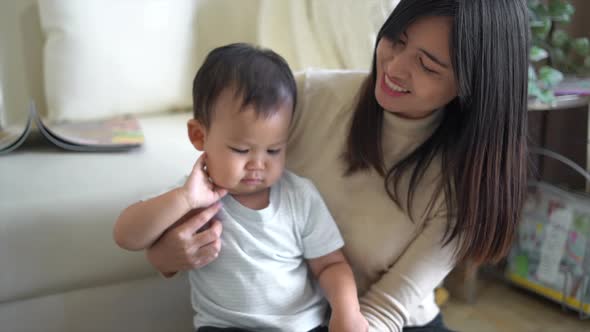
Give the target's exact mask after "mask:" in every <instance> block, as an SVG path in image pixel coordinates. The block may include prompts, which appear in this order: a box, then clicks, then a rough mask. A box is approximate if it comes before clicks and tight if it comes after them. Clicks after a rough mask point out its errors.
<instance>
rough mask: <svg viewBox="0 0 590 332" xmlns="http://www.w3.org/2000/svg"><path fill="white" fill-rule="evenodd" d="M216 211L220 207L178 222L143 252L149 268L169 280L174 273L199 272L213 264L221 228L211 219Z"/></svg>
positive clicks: (219, 246)
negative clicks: (198, 269) (149, 265)
mask: <svg viewBox="0 0 590 332" xmlns="http://www.w3.org/2000/svg"><path fill="white" fill-rule="evenodd" d="M220 208H221V204H220V203H215V204H213V205H211V206H209V207H207V208H205V209H199V210H194V211H192V212H190V213H188V214H187V215H185V216H184V217H183V218H181V219H180V220H179V221H178V222H176V223H175V224H174V225H173V226H172V227H170V228H169V229H168V230H167V231H166V232H165V233H164V234H162V236H161V237H160V238H159V239H158V240H157V241H156V242H155V243H154V244H153V245H152V246H151V247H150V248H148V249H147V250H146V257H147V259H148V261H149V262H150V264H152V265H153V266H154V268H155V269H156V270H158V271H160V272H161V273H162V274H163V275H164V276H166V277H171V276H173V275H174V274H176V272H178V271H186V270H191V269H195V268H200V267H202V266H205V265H207V264H209V263H210V262H212V261H213V260H215V258H217V256H218V255H219V250H220V249H221V239H220V236H221V232H222V226H221V222H220V221H219V220H217V219H212V218H213V217H214V216H215V214H216V213H217V212H218V211H219V209H220ZM208 222H209V223H208ZM207 223H208V224H207ZM204 226H205V227H204Z"/></svg>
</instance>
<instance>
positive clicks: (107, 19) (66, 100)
mask: <svg viewBox="0 0 590 332" xmlns="http://www.w3.org/2000/svg"><path fill="white" fill-rule="evenodd" d="M196 6H197V1H193V0H175V1H161V0H127V1H120V0H84V1H71V0H40V1H39V14H40V18H41V27H42V30H43V33H44V35H45V45H44V61H43V62H44V66H43V67H44V71H45V94H46V99H47V100H46V101H47V113H48V116H49V117H50V118H51V119H53V120H80V119H91V118H103V117H108V116H112V115H116V114H122V113H142V112H154V111H163V110H170V109H178V108H189V107H190V105H191V82H192V78H193V75H194V71H195V70H196V68H197V64H196V60H195V58H194V49H195V47H196V46H195V39H196V38H195V33H194V25H195V16H196V15H195V12H196Z"/></svg>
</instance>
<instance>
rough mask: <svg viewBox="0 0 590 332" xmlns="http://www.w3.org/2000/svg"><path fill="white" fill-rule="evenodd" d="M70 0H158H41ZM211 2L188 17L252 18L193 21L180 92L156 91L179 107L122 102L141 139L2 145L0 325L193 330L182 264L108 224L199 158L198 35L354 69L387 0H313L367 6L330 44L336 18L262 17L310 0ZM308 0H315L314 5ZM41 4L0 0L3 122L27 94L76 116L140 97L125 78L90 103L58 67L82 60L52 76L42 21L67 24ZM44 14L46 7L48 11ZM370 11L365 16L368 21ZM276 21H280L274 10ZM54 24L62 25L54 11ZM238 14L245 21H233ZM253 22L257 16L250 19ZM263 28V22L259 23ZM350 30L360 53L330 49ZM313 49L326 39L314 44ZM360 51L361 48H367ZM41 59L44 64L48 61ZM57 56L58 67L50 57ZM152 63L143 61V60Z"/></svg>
mask: <svg viewBox="0 0 590 332" xmlns="http://www.w3.org/2000/svg"><path fill="white" fill-rule="evenodd" d="M68 1H69V3H70V4H72V5H73V4H76V5H77V6H85V5H89V6H90V5H91V3H94V5H96V4H97V3H100V4H101V5H103V6H106V9H105V10H106V11H108V10H110V9H109V8H108V6H109V5H114V4H115V2H116V1H119V3H125V4H128V5H130V6H138V5H141V4H142V3H143V4H145V3H155V2H161V0H141V1H140V0H84V1H78V0H41V2H43V3H44V4H42V5H44V6H47V7H49V8H51V7H52V6H53V5H55V4H57V5H64V3H65V4H67V3H68ZM97 1H99V2H97ZM175 1H177V2H178V3H180V2H183V3H184V4H185V5H186V3H187V2H186V1H192V0H175ZM214 1H215V2H214ZM214 1H211V0H209V1H205V0H200V1H198V6H197V7H199V6H200V7H199V8H200V9H199V10H201V14H202V11H204V10H207V8H210V9H208V10H210V12H205V15H201V14H200V15H201V18H200V19H199V22H198V24H196V26H198V25H199V24H201V25H202V26H205V27H206V26H208V24H214V23H215V21H216V20H218V18H217V17H215V16H212V15H213V13H215V15H225V16H228V15H229V16H230V17H232V18H234V19H244V16H248V20H250V21H256V22H257V23H256V24H251V22H250V21H248V20H246V19H244V22H242V23H235V22H234V23H231V24H230V25H225V28H226V29H225V30H224V29H223V28H222V29H221V30H219V27H220V26H219V25H218V26H216V29H218V31H216V33H217V34H216V35H215V36H211V35H209V34H207V33H203V32H202V31H198V32H195V34H196V35H198V36H200V39H199V40H200V42H198V41H197V46H200V47H197V48H196V49H197V51H196V56H195V55H194V54H193V55H192V56H193V57H192V58H190V61H189V63H190V64H191V65H192V66H193V68H189V69H187V71H186V75H187V76H186V77H183V78H180V79H178V80H176V81H175V82H174V83H178V82H179V80H181V81H182V80H183V81H182V82H185V83H186V82H188V83H187V85H188V86H187V87H186V91H182V92H181V93H179V94H178V96H172V97H170V96H167V97H166V98H169V99H165V98H164V99H162V100H164V101H163V102H162V104H161V105H165V106H161V107H162V111H165V110H166V109H170V108H179V109H181V110H182V109H184V112H174V113H170V112H165V113H161V112H160V113H153V111H154V109H153V105H160V104H157V102H154V101H152V103H151V104H150V105H142V104H140V105H139V107H137V108H136V109H133V110H129V111H133V112H136V113H138V116H139V117H140V122H141V125H142V127H143V130H144V134H145V138H146V141H145V144H144V146H143V147H142V148H140V149H138V150H135V151H131V152H124V153H106V154H101V153H75V152H65V151H63V150H59V149H58V148H56V147H54V146H53V145H51V144H49V143H47V142H45V141H44V140H43V139H42V138H41V137H39V136H33V137H32V138H31V139H29V140H28V141H27V142H26V144H25V145H24V146H22V147H20V148H19V149H18V150H16V151H14V152H12V153H11V154H10V155H6V156H0V330H1V331H6V332H17V331H18V332H21V331H22V332H25V331H26V332H29V331H48V332H52V331H190V330H192V322H191V319H192V310H191V307H190V303H189V293H188V284H187V280H186V277H185V276H184V275H179V276H177V277H175V278H173V279H171V280H164V279H163V278H161V277H160V276H158V275H157V274H156V273H155V271H153V269H152V268H151V267H150V266H149V265H148V264H147V263H146V260H145V259H144V255H143V253H141V252H138V253H131V252H125V251H123V250H121V249H119V248H118V247H116V245H115V244H114V242H113V240H112V226H113V223H114V221H115V219H116V217H117V216H118V214H119V213H120V211H121V210H122V209H123V208H124V207H125V206H126V205H128V204H129V203H131V202H133V201H136V200H137V199H139V198H140V197H144V196H145V195H147V194H149V193H153V192H155V191H158V190H161V189H162V188H165V187H167V186H169V185H170V184H171V183H175V182H177V180H178V179H179V178H180V177H181V176H183V175H184V174H185V173H186V172H187V170H190V168H191V166H192V164H193V162H194V161H195V159H196V157H197V155H196V152H195V150H194V149H193V148H192V146H190V144H189V143H188V140H187V139H186V130H185V123H186V120H187V119H188V118H189V117H190V116H191V114H190V112H188V110H189V107H190V79H192V76H193V74H194V69H195V68H196V65H197V64H198V63H199V61H200V60H201V58H202V56H203V55H204V54H205V53H206V51H207V49H208V48H210V47H212V46H215V45H219V44H224V43H227V42H230V41H235V40H244V39H246V41H253V42H260V43H261V44H263V45H264V44H266V45H268V46H272V47H273V48H275V49H277V50H278V51H279V52H281V53H283V54H285V56H286V57H287V59H288V60H289V61H290V62H291V63H292V64H293V63H295V65H294V66H293V67H294V68H295V69H300V68H303V67H307V66H309V65H312V66H326V67H350V68H353V67H355V68H358V67H359V64H365V66H368V62H369V61H370V55H371V54H370V49H371V47H372V45H371V43H372V38H374V33H375V29H376V28H377V27H378V26H379V25H380V24H381V22H382V20H383V19H384V17H385V15H386V14H387V11H388V10H390V9H391V8H392V6H393V4H394V3H395V1H385V0H375V1H368V2H365V3H364V4H361V3H362V2H357V1H356V0H351V1H349V5H346V4H344V3H342V2H341V1H340V0H336V1H332V2H323V3H320V2H314V5H315V6H326V7H328V6H329V5H330V6H342V8H341V9H342V10H341V11H340V12H338V13H337V14H338V15H337V16H334V17H335V18H334V20H335V21H334V22H333V23H334V24H337V23H338V22H337V21H336V20H344V19H345V18H346V16H345V15H344V14H346V13H348V14H349V15H354V16H355V17H358V15H359V13H360V10H359V8H360V7H363V8H364V10H365V13H366V15H367V20H366V24H365V25H364V26H362V24H361V23H358V22H359V19H358V18H356V19H355V21H354V22H355V24H356V26H351V27H349V29H350V31H352V32H354V34H353V35H350V34H349V35H344V36H340V37H338V40H339V41H338V42H333V43H331V45H332V46H333V47H334V48H332V49H330V48H329V47H328V46H326V45H323V46H321V47H320V46H318V45H319V44H322V39H325V38H330V36H331V34H332V35H337V34H338V32H339V30H338V29H328V28H326V29H318V28H317V27H315V28H313V27H308V28H304V29H307V30H306V31H307V32H305V31H304V32H302V33H303V34H304V37H297V38H292V39H290V40H289V42H286V41H285V40H284V37H285V35H281V34H280V33H278V32H277V31H278V30H277V29H276V28H275V25H274V24H275V23H276V22H277V21H276V16H273V18H272V19H270V18H268V16H264V15H266V14H268V11H273V12H274V14H281V15H283V18H284V19H285V20H291V21H293V22H291V23H293V24H294V25H293V26H295V25H298V24H301V22H297V23H295V22H294V21H296V20H297V19H298V18H297V16H296V15H295V14H294V13H299V14H297V15H304V14H305V13H306V11H305V10H302V9H304V8H302V7H301V6H302V4H304V2H299V1H297V0H295V1H292V2H284V3H283V4H282V5H279V4H277V3H276V2H270V1H266V0H251V1H247V2H242V1H241V2H240V3H241V4H242V5H244V4H246V5H244V6H246V7H244V8H237V7H236V6H235V2H231V1H226V0H223V1H221V0H214ZM195 3H197V1H196V0H195ZM369 4H370V5H369ZM279 7H280V8H279ZM95 9H96V8H95ZM317 9H318V8H316V11H315V12H316V13H321V11H319V10H317ZM325 9H326V11H325V12H329V11H327V9H329V8H325ZM42 10H43V8H42ZM195 10H196V9H195ZM332 12H333V11H332ZM68 13H69V12H68ZM68 13H66V14H68ZM244 13H246V14H248V15H244ZM265 13H266V14H265ZM343 13H344V14H343ZM376 13H377V14H378V15H376ZM42 14H43V13H42ZM62 14H63V13H62ZM103 14H104V13H103ZM152 14H153V13H152ZM156 14H157V12H156ZM68 15H69V14H68ZM95 15H98V14H97V13H95V12H92V15H90V16H88V17H87V18H86V19H85V21H84V20H83V21H82V23H84V22H87V20H88V19H95V18H96V16H95ZM252 15H254V16H252ZM256 15H259V16H256ZM371 15H373V16H371ZM57 16H59V15H57ZM250 16H252V17H250ZM343 16H344V17H343ZM39 17H40V16H39V6H38V4H37V2H36V1H35V0H19V1H3V2H1V3H0V37H1V38H0V61H1V62H0V64H1V67H0V88H1V89H0V124H2V123H4V124H6V123H11V122H18V121H22V120H23V118H24V115H25V110H26V109H27V106H26V105H27V103H28V101H29V99H30V98H34V99H35V100H36V101H37V104H38V105H40V108H41V110H42V111H43V112H45V114H46V115H48V116H50V117H54V118H64V117H65V118H68V117H69V118H75V117H78V115H79V118H85V117H92V116H95V115H96V112H100V111H101V109H100V108H98V109H97V105H100V107H102V108H104V111H105V112H106V111H111V112H112V113H116V112H119V113H121V112H125V110H121V109H120V108H117V107H114V106H113V105H125V103H127V104H129V103H131V104H133V105H136V104H137V103H139V102H140V101H141V100H140V101H137V100H134V99H127V100H123V101H121V98H120V97H121V96H120V95H118V94H117V93H120V94H125V93H127V91H124V90H123V91H114V92H113V91H111V94H110V95H109V94H108V93H107V94H104V93H102V92H101V93H102V94H101V96H107V97H110V98H112V99H113V100H114V101H112V102H110V101H109V99H107V100H106V102H105V100H103V99H101V100H100V102H99V101H98V100H96V101H95V102H93V101H92V97H93V96H92V94H88V91H78V90H75V91H74V92H73V90H72V86H71V85H70V86H68V84H67V82H66V83H64V80H66V81H67V79H68V78H72V77H74V76H75V75H77V74H79V73H80V72H84V68H77V69H78V70H77V71H76V73H69V74H68V75H69V76H68V75H62V74H63V70H67V67H66V68H65V69H64V67H63V66H67V65H69V63H66V64H64V63H61V64H59V61H60V59H61V60H63V59H64V58H66V57H62V58H58V59H55V55H56V54H58V55H59V54H60V53H59V52H60V51H59V50H58V51H55V50H54V51H55V52H57V53H55V52H54V53H51V54H52V55H53V58H52V57H51V56H49V57H48V55H47V52H46V53H45V56H43V50H44V48H45V51H47V49H46V47H47V44H46V41H47V40H48V39H47V36H48V35H49V34H54V36H55V34H57V35H60V34H66V35H67V33H72V31H69V32H68V31H67V29H63V27H58V28H55V25H51V24H49V23H48V21H47V20H46V21H45V28H46V29H45V31H43V29H42V24H41V23H40V20H39ZM52 17H53V18H55V17H56V16H55V13H54V16H52ZM108 17H111V18H112V17H113V16H108ZM326 17H328V16H325V17H320V18H317V17H316V18H315V20H316V23H318V22H322V24H324V25H326V24H327V23H326V19H325V18H326ZM369 17H372V18H371V20H369ZM300 18H301V17H299V19H300ZM67 19H71V17H69V18H67ZM226 19H227V17H226ZM310 21H311V20H310ZM360 22H363V20H360ZM119 23H120V22H119ZM282 23H283V25H285V21H284V20H283V22H282ZM53 24H55V22H53ZM57 24H58V26H59V22H57ZM105 24H106V25H109V27H111V25H113V24H118V23H116V22H115V23H113V22H112V21H105ZM240 24H241V25H242V26H250V28H246V29H240V28H239V25H240ZM310 24H313V22H311V23H310ZM252 26H256V27H257V28H256V29H257V30H256V29H254V28H252ZM221 27H223V25H222V26H221ZM304 27H305V26H304ZM78 28H80V27H75V29H74V30H73V32H74V33H79V32H80V31H82V30H80V29H81V28H80V29H78ZM60 29H61V30H60ZM105 29H106V30H108V29H107V28H105ZM261 29H264V31H266V32H265V33H261ZM339 29H340V30H342V29H344V28H339ZM359 29H360V30H359ZM322 31H323V32H322ZM111 32H112V31H111ZM343 32H346V31H343ZM291 33H292V31H291ZM314 33H315V34H314ZM297 35H298V34H297ZM346 36H348V37H346ZM359 36H361V37H362V38H361V37H359ZM144 37H145V36H144ZM113 38H115V36H113ZM138 38H141V36H139V37H138ZM305 38H312V39H314V41H313V43H315V46H314V45H313V43H312V41H310V40H309V39H305ZM347 38H348V39H347ZM296 39H297V40H296ZM350 43H354V45H356V48H354V49H357V48H358V49H359V50H358V52H357V53H354V52H350V51H347V52H349V53H350V54H349V55H350V57H343V56H342V55H341V54H340V55H338V56H332V55H334V54H337V53H338V52H341V51H342V50H349V49H351V48H350V47H349V46H350ZM323 44H325V43H323ZM294 45H295V46H294ZM54 46H55V45H54ZM66 48H67V47H66ZM185 48H187V49H189V48H188V47H185ZM317 49H322V51H321V52H320V51H313V50H317ZM191 50H192V51H195V49H192V48H191ZM62 51H63V50H62ZM70 51H71V50H70ZM304 51H305V52H304ZM117 52H119V50H117ZM352 53H354V54H352ZM72 54H76V53H75V52H73V53H72V52H70V53H67V56H69V57H71V56H72ZM363 54H366V55H364V57H363ZM62 55H63V54H62ZM173 56H176V54H173ZM199 57H201V58H199ZM348 58H351V59H352V60H351V61H353V62H352V63H344V64H343V63H338V62H337V61H340V60H335V59H348ZM67 59H68V61H72V62H74V63H76V65H80V63H83V61H80V63H77V59H72V58H67ZM62 62H63V61H62ZM171 62H173V61H171ZM48 63H51V64H52V67H50V68H48V67H47V64H48ZM56 63H57V64H58V65H61V66H62V67H56V66H57V65H56ZM128 65H130V66H131V65H132V63H129V64H128ZM149 70H150V68H146V71H149ZM66 74H67V73H66ZM99 74H100V73H98V74H97V73H93V75H99ZM160 74H161V73H160ZM77 78H78V79H80V77H77ZM142 79H149V77H147V78H142ZM153 79H155V80H157V79H159V77H154V78H153ZM59 84H61V85H59ZM60 89H61V90H60ZM124 97H125V96H124ZM76 98H78V99H80V98H87V99H90V100H88V104H87V105H88V108H89V109H92V112H94V113H93V114H87V113H84V114H82V113H81V114H77V113H75V112H76V110H75V109H74V111H73V112H74V113H72V108H75V107H80V101H79V100H77V103H76V102H74V101H76ZM117 98H119V99H117ZM187 98H188V99H187ZM162 100H160V101H162ZM109 102H110V103H109ZM117 103H118V104H117ZM166 103H168V104H166ZM109 107H110V108H109ZM81 108H85V107H83V106H82V107H81ZM66 109H67V111H66ZM148 111H149V112H148ZM68 112H69V113H68ZM80 112H84V110H80ZM140 112H142V114H139V113H140Z"/></svg>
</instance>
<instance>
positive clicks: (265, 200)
mask: <svg viewBox="0 0 590 332" xmlns="http://www.w3.org/2000/svg"><path fill="white" fill-rule="evenodd" d="M232 197H233V198H234V199H235V200H236V201H238V203H240V204H242V205H243V206H245V207H247V208H249V209H252V210H262V209H264V208H266V207H267V206H268V205H269V204H270V188H266V189H264V190H261V191H257V192H255V193H250V194H232Z"/></svg>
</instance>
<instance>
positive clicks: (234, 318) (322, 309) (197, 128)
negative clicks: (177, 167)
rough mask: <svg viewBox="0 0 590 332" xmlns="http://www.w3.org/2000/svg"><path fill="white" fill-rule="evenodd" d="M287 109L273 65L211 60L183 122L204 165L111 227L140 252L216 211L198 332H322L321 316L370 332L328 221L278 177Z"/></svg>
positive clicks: (340, 326)
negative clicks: (181, 224)
mask: <svg viewBox="0 0 590 332" xmlns="http://www.w3.org/2000/svg"><path fill="white" fill-rule="evenodd" d="M296 99H297V93H296V85H295V81H294V78H293V75H292V73H291V70H290V69H289V66H288V65H287V63H286V62H285V60H284V59H283V58H282V57H280V56H279V55H277V54H276V53H274V52H272V51H270V50H265V49H259V48H256V47H253V46H251V45H248V44H230V45H227V46H224V47H220V48H217V49H215V50H213V51H212V52H211V53H209V55H208V56H207V58H206V59H205V62H204V63H203V65H202V66H201V68H200V69H199V71H198V72H197V75H196V77H195V79H194V82H193V107H194V119H191V120H189V122H188V134H189V135H188V136H189V138H190V141H191V143H192V144H193V146H194V147H195V148H196V149H197V150H199V151H203V153H202V154H201V156H200V157H199V159H198V160H197V162H196V164H195V167H194V168H193V170H192V172H191V173H190V175H189V176H188V179H187V180H186V181H185V182H184V184H182V185H181V186H179V187H177V188H174V189H172V190H170V191H168V192H166V193H164V194H162V195H159V196H156V197H153V198H151V199H148V200H145V201H140V202H138V203H135V204H133V205H131V206H129V207H128V208H126V209H125V210H124V211H123V212H122V214H121V216H120V217H119V219H118V220H117V222H116V224H115V229H114V236H115V241H116V242H117V244H118V245H119V246H121V247H122V248H125V249H128V250H141V249H145V248H147V247H149V246H151V245H152V244H153V243H154V242H155V241H156V240H157V239H158V237H159V236H161V235H162V233H163V232H165V231H166V230H167V229H168V228H169V227H170V226H171V225H173V224H174V223H175V222H176V221H177V220H179V219H180V217H182V216H183V215H186V214H187V213H189V212H191V211H193V210H195V209H200V208H206V207H208V206H211V205H212V204H219V203H218V201H219V200H221V204H222V208H221V210H220V212H219V214H218V218H219V219H220V220H221V222H222V224H223V232H222V234H221V250H220V251H219V256H218V257H217V258H216V259H215V260H213V261H212V262H211V263H209V264H208V265H205V266H203V267H200V268H197V269H193V270H191V271H190V272H189V281H190V285H191V300H192V305H193V308H194V310H195V312H196V314H195V317H194V326H195V329H196V330H197V331H199V332H207V331H327V330H328V327H326V326H325V323H326V318H327V315H328V313H329V310H328V304H329V306H330V308H331V315H330V318H329V330H330V331H354V332H358V331H366V330H367V327H368V326H367V322H366V320H365V318H364V317H363V316H362V315H361V313H360V310H359V303H358V299H357V290H356V285H355V283H354V278H353V274H352V271H351V269H350V266H349V265H348V263H347V261H346V259H345V257H344V255H343V254H342V252H341V250H340V249H341V247H342V246H343V240H342V237H341V235H340V233H339V231H338V228H337V226H336V224H335V222H334V220H333V218H332V216H331V215H330V213H329V211H328V209H327V207H326V205H325V204H324V202H323V200H322V198H321V197H320V194H319V193H318V191H317V189H316V188H315V187H314V185H313V184H312V183H311V182H310V181H309V180H307V179H305V178H302V177H299V176H297V175H295V174H293V173H291V172H289V171H287V170H285V169H284V168H285V153H286V144H287V138H288V134H289V125H290V123H291V118H292V115H293V112H294V109H295V102H296ZM318 286H319V288H318ZM326 300H327V301H326ZM328 302H329V303H328Z"/></svg>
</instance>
